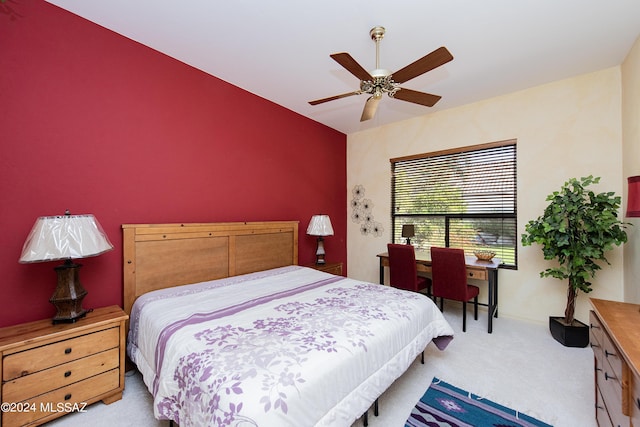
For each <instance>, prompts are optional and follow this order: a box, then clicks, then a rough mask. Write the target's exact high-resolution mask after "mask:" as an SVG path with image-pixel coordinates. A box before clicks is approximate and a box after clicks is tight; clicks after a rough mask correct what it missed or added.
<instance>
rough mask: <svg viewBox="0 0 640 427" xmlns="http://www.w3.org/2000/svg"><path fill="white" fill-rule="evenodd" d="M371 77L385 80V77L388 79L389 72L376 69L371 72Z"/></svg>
mask: <svg viewBox="0 0 640 427" xmlns="http://www.w3.org/2000/svg"><path fill="white" fill-rule="evenodd" d="M369 74H371V77H374V78H377V77H381V78H385V77H389V76H390V75H391V70H387V69H384V68H376V69H375V70H373V71H371V73H369Z"/></svg>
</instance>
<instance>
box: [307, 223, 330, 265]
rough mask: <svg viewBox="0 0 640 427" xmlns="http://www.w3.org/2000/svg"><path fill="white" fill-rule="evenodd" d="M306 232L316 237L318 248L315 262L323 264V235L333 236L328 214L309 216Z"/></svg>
mask: <svg viewBox="0 0 640 427" xmlns="http://www.w3.org/2000/svg"><path fill="white" fill-rule="evenodd" d="M307 234H308V235H310V236H317V237H318V248H317V249H316V264H318V265H320V264H324V263H325V260H324V255H325V253H324V236H333V227H332V226H331V220H330V219H329V215H314V216H312V217H311V222H309V227H307Z"/></svg>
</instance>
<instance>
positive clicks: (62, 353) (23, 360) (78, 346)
mask: <svg viewBox="0 0 640 427" xmlns="http://www.w3.org/2000/svg"><path fill="white" fill-rule="evenodd" d="M119 345H120V328H119V327H114V328H110V329H106V330H104V331H99V332H95V333H93V334H89V335H83V336H79V337H76V338H71V339H68V340H64V341H59V342H55V343H53V344H49V345H44V346H42V347H36V348H33V349H31V350H26V351H22V352H19V353H14V354H11V355H8V356H6V357H5V358H4V360H3V361H2V379H3V381H10V380H12V379H15V378H19V377H22V376H25V375H29V374H32V373H34V372H38V371H42V370H44V369H48V368H51V367H53V366H56V365H60V364H62V363H67V362H70V361H73V360H77V359H81V358H83V357H86V356H89V355H91V354H96V353H99V352H102V351H105V350H108V349H111V348H116V347H118V346H119Z"/></svg>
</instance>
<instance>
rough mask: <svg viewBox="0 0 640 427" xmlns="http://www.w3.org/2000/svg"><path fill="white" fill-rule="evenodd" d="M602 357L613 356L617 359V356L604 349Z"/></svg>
mask: <svg viewBox="0 0 640 427" xmlns="http://www.w3.org/2000/svg"><path fill="white" fill-rule="evenodd" d="M604 355H605V356H606V357H609V356H615V357H618V355H617V354H615V353H609V352H608V351H607V350H606V349H605V350H604Z"/></svg>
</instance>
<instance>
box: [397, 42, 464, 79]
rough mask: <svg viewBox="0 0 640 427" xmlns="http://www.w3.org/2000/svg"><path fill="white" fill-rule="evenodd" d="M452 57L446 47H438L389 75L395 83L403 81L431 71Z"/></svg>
mask: <svg viewBox="0 0 640 427" xmlns="http://www.w3.org/2000/svg"><path fill="white" fill-rule="evenodd" d="M452 59H453V55H451V53H449V51H448V50H447V48H446V47H440V48H438V49H436V50H434V51H433V52H431V53H429V54H428V55H425V56H423V57H422V58H420V59H418V60H417V61H414V62H412V63H411V64H409V65H407V66H406V67H404V68H402V69H400V70H398V71H396V72H395V73H393V74H392V75H391V76H392V77H393V81H394V82H396V83H404V82H406V81H409V80H411V79H413V78H415V77H418V76H419V75H421V74H424V73H426V72H427V71H431V70H433V69H434V68H438V67H439V66H441V65H444V64H446V63H447V62H449V61H451V60H452Z"/></svg>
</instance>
